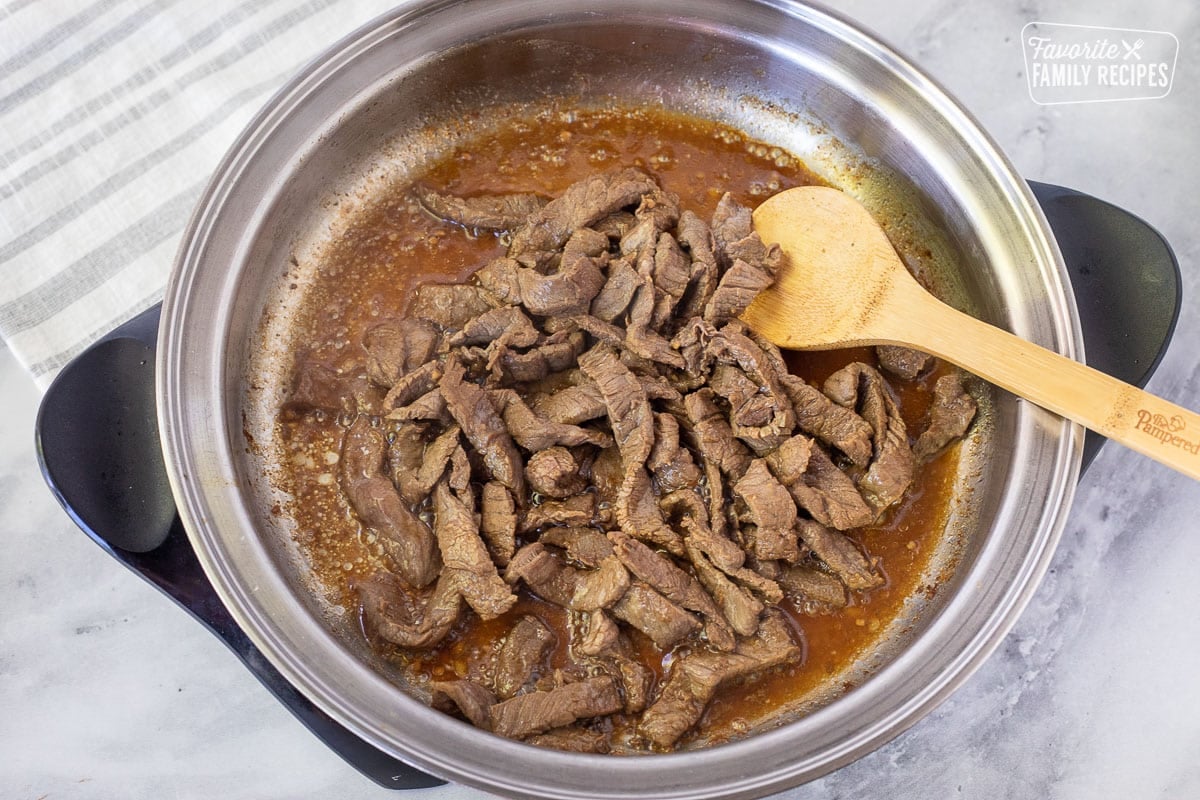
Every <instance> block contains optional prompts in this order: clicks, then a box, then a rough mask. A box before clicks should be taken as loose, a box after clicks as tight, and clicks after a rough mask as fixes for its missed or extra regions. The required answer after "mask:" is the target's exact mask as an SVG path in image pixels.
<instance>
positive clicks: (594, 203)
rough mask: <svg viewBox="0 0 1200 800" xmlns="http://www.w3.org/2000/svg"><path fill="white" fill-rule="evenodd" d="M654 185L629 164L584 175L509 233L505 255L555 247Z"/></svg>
mask: <svg viewBox="0 0 1200 800" xmlns="http://www.w3.org/2000/svg"><path fill="white" fill-rule="evenodd" d="M657 189H658V185H657V184H656V183H655V182H654V179H653V178H651V177H650V176H649V175H647V174H646V173H644V172H642V171H641V170H638V169H632V168H630V169H623V170H621V171H619V172H608V173H604V174H602V175H594V176H592V177H590V178H587V179H584V180H582V181H580V182H579V183H576V184H573V185H571V186H570V187H568V188H567V190H566V191H565V192H563V193H562V194H561V195H559V196H558V197H557V198H555V199H554V200H551V201H550V202H549V203H547V204H546V205H545V206H544V207H543V208H542V209H541V210H540V211H538V212H537V213H535V214H531V215H529V217H528V218H527V219H526V221H525V224H524V225H522V226H521V227H520V228H518V229H517V231H516V233H514V234H513V239H512V245H511V246H510V247H509V251H508V252H509V255H510V256H511V257H513V258H519V257H520V256H522V255H526V254H531V253H538V252H545V251H549V250H555V249H557V248H559V247H561V246H562V245H563V244H564V243H565V242H566V241H567V238H568V237H569V236H570V235H571V233H572V232H574V231H576V230H578V229H580V228H586V227H588V226H589V225H591V224H593V223H595V222H598V221H599V220H601V219H603V218H604V217H607V216H608V215H609V214H612V213H613V212H614V211H618V210H620V209H622V208H625V207H627V206H632V205H635V204H637V203H640V202H641V199H642V196H643V195H646V194H650V193H651V192H654V191H657Z"/></svg>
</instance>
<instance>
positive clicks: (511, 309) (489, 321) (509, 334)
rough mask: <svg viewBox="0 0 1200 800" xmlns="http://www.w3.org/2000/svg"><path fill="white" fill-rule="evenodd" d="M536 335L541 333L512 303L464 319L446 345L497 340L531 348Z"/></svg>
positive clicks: (514, 345)
mask: <svg viewBox="0 0 1200 800" xmlns="http://www.w3.org/2000/svg"><path fill="white" fill-rule="evenodd" d="M540 337H541V332H540V331H538V329H537V328H535V327H534V326H533V322H532V321H531V320H530V319H529V317H528V316H526V314H525V312H524V311H522V310H521V309H519V308H517V307H516V306H501V307H500V308H493V309H491V310H490V311H485V312H483V313H482V314H480V315H479V316H478V317H475V318H474V319H471V320H468V321H467V323H466V324H465V325H463V327H462V330H460V331H458V332H457V333H454V334H451V335H450V336H448V337H446V344H447V345H448V346H450V347H462V346H464V345H484V344H489V343H491V342H501V343H503V344H505V345H507V346H509V347H532V346H533V345H535V344H537V342H538V340H539V338H540Z"/></svg>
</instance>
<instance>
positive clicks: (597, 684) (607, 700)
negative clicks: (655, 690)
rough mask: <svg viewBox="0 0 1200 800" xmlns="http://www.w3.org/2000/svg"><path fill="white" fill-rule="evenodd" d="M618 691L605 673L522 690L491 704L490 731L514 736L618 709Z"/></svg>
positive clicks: (619, 703)
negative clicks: (543, 687) (551, 687)
mask: <svg viewBox="0 0 1200 800" xmlns="http://www.w3.org/2000/svg"><path fill="white" fill-rule="evenodd" d="M622 705H623V703H622V701H621V693H620V691H619V690H618V689H617V685H616V682H615V681H613V679H612V678H611V677H610V676H608V675H600V676H597V677H595V678H587V679H585V680H582V681H577V682H576V683H568V684H565V685H563V686H559V687H558V688H556V689H551V690H549V691H536V692H526V693H525V694H521V695H517V696H516V697H513V698H510V699H508V700H505V701H503V702H501V703H497V704H496V705H494V706H492V707H491V728H492V732H494V733H497V734H499V735H501V736H508V737H510V738H514V739H523V738H524V737H526V736H530V735H531V734H535V733H541V732H543V731H548V730H550V729H552V728H560V727H562V726H564V725H570V724H571V723H573V722H575V721H576V720H579V719H588V718H590V717H600V716H604V715H605V714H612V713H614V712H616V711H619V710H620V709H621V706H622Z"/></svg>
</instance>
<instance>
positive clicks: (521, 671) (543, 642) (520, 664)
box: [494, 614, 556, 700]
mask: <svg viewBox="0 0 1200 800" xmlns="http://www.w3.org/2000/svg"><path fill="white" fill-rule="evenodd" d="M555 639H556V637H555V635H554V632H553V631H552V630H550V628H549V627H547V626H546V624H545V623H544V622H542V621H541V620H540V619H538V618H537V617H535V616H533V615H530V614H526V615H524V616H522V617H521V618H520V619H518V620H517V623H516V624H515V625H513V627H512V629H511V630H509V632H508V635H507V636H505V637H504V644H502V645H500V650H499V652H497V653H496V678H495V681H494V685H495V689H496V694H497V696H499V697H500V699H502V700H507V699H508V698H510V697H512V696H514V695H516V694H517V693H518V692H520V691H521V690H522V689H523V688H525V687H526V686H528V685H529V684H530V683H532V682H533V681H535V680H537V678H538V677H539V676H540V674H541V672H542V670H544V669H546V668H547V667H548V662H547V658H548V656H549V655H550V652H551V650H553V649H554V643H555Z"/></svg>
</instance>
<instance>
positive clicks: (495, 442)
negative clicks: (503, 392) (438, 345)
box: [438, 358, 525, 502]
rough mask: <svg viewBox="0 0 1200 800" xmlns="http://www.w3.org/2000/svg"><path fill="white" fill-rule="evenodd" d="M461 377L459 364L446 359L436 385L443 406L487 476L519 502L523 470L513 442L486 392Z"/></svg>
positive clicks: (462, 373) (522, 484) (521, 492)
mask: <svg viewBox="0 0 1200 800" xmlns="http://www.w3.org/2000/svg"><path fill="white" fill-rule="evenodd" d="M463 377H464V372H463V368H462V365H461V364H460V363H459V362H458V360H457V359H455V358H451V359H449V361H448V362H447V364H446V369H445V372H444V373H443V375H442V379H441V381H440V382H439V384H438V385H439V388H440V389H441V391H442V396H443V397H445V398H446V408H447V410H449V412H450V415H451V416H453V417H454V420H455V421H456V422H457V423H458V424H459V427H461V428H462V431H463V434H464V435H465V436H466V437H467V440H468V441H469V442H470V443H471V445H472V446H473V447H474V448H475V450H476V451H478V452H479V453H480V455H481V456H482V457H483V463H484V464H485V465H486V466H487V469H488V472H489V473H490V474H491V476H492V477H493V478H495V479H496V480H498V481H500V482H501V483H503V484H504V485H505V486H507V487H508V488H509V489H512V492H513V496H514V497H515V498H517V500H518V502H520V501H521V500H523V499H524V497H525V473H524V469H523V468H522V464H521V457H520V456H519V455H518V453H517V448H516V445H514V444H513V440H512V437H511V436H510V435H509V432H508V428H507V427H505V425H504V420H503V419H501V418H500V415H499V414H497V413H496V408H495V406H493V405H492V401H491V398H490V397H489V396H488V394H487V392H486V391H485V390H484V389H482V388H480V387H479V386H477V385H476V384H474V383H471V382H469V381H465V380H463Z"/></svg>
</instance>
